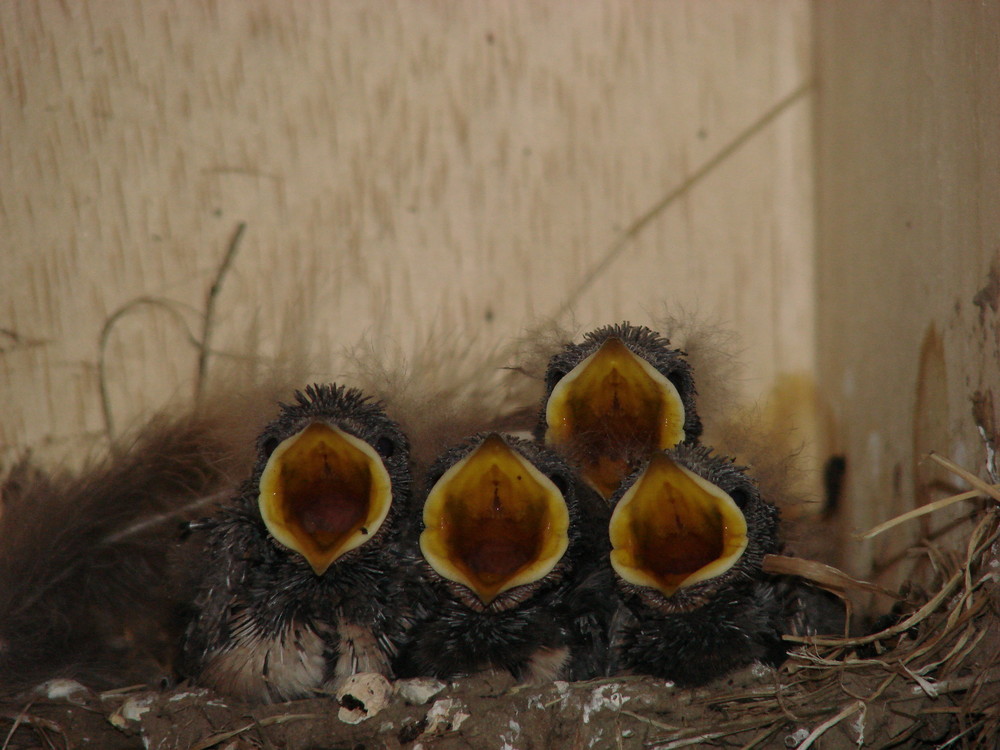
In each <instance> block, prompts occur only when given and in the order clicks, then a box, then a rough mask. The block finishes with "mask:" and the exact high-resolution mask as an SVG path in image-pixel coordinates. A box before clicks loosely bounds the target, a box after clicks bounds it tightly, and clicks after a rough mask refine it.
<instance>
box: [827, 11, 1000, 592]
mask: <svg viewBox="0 0 1000 750" xmlns="http://www.w3.org/2000/svg"><path fill="white" fill-rule="evenodd" d="M814 12H815V26H814V35H815V41H816V46H817V48H816V55H817V58H816V59H817V65H818V70H817V75H818V85H819V92H820V93H819V95H818V98H817V102H818V103H817V110H816V118H817V119H816V124H817V127H816V139H817V164H816V168H817V175H818V182H817V185H818V188H817V189H818V195H817V198H818V202H817V236H818V242H819V244H818V253H817V280H818V298H817V304H818V320H819V329H818V352H819V355H818V363H819V373H820V376H821V382H822V384H823V386H824V387H825V390H826V392H827V393H828V394H829V395H830V398H831V400H832V402H833V408H834V414H835V420H836V422H837V433H838V436H839V437H838V440H839V441H840V448H842V449H843V450H844V451H845V453H846V454H847V456H848V487H847V489H848V495H847V500H848V506H849V511H850V517H849V519H848V526H849V527H850V530H857V531H865V530H867V529H868V528H870V527H872V526H874V525H875V524H876V523H878V522H880V521H882V520H884V519H886V518H889V517H891V516H894V515H897V514H898V513H901V512H904V511H906V510H909V509H910V508H911V507H913V505H914V502H915V499H916V500H919V501H921V502H923V501H926V500H930V499H936V498H938V497H941V496H942V493H943V492H947V488H942V487H941V486H940V480H941V479H942V476H941V474H940V473H939V472H937V471H934V470H932V469H930V467H926V466H923V465H921V462H922V461H923V460H924V456H923V455H922V454H923V453H924V452H926V451H927V450H930V449H934V450H936V451H938V452H940V453H943V454H945V455H947V456H949V457H950V458H952V459H953V460H955V461H956V462H958V463H959V464H960V465H962V466H965V467H966V468H968V469H970V470H972V471H974V472H976V473H979V474H980V475H985V474H984V472H985V468H986V457H987V451H986V446H985V445H984V443H983V441H982V439H981V437H980V435H979V432H978V429H977V421H978V422H981V423H982V422H984V419H985V418H984V416H983V415H982V414H980V416H979V417H978V418H977V419H974V416H973V411H974V404H975V403H978V404H980V407H982V405H983V404H985V403H987V401H988V399H986V398H985V397H984V394H988V393H990V392H995V391H996V389H997V385H998V383H1000V318H998V316H997V304H996V302H997V293H996V288H995V286H994V285H993V284H992V281H991V280H995V279H996V278H997V268H998V264H1000V85H998V78H997V70H998V69H1000V6H997V5H996V4H993V3H958V4H952V3H943V2H916V3H906V4H897V3H863V2H847V3H818V4H816V5H815V6H814ZM991 290H992V291H991ZM977 394H979V398H978V401H977V400H975V397H976V396H977ZM994 439H995V438H994ZM945 521H947V518H944V517H941V516H936V517H935V518H934V519H933V526H934V528H940V527H941V526H942V524H943V523H944V522H945ZM929 530H930V529H929V528H923V529H922V528H921V525H920V524H919V523H914V524H909V525H907V526H905V527H900V528H899V529H898V530H897V531H898V533H897V532H896V531H894V532H893V533H892V534H886V535H884V536H883V537H880V538H876V539H875V540H874V541H873V542H872V543H869V544H868V545H867V546H865V548H864V549H862V550H860V551H858V552H857V553H856V554H853V553H852V554H851V555H850V556H849V558H848V559H847V560H846V562H847V563H848V564H849V566H850V567H851V569H852V571H853V572H855V573H858V574H861V575H867V574H868V572H869V569H870V568H871V567H872V566H873V565H875V566H876V567H878V566H881V565H884V564H885V563H886V562H887V561H889V560H890V559H891V558H892V557H893V556H894V555H896V554H898V553H899V552H900V551H901V550H902V549H905V548H906V547H907V546H908V545H910V544H911V543H912V542H913V541H915V539H916V538H917V535H918V534H919V533H920V532H921V531H923V532H927V531H929ZM852 548H853V547H852ZM891 575H893V576H894V577H896V578H897V579H898V578H900V577H905V575H906V568H905V566H904V567H903V568H900V567H899V566H897V567H895V568H894V569H893V570H892V571H891Z"/></svg>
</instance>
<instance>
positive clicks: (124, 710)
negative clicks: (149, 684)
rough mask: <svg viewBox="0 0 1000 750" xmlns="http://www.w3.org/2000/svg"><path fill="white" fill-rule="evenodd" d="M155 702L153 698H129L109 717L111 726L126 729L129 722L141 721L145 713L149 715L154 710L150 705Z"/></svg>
mask: <svg viewBox="0 0 1000 750" xmlns="http://www.w3.org/2000/svg"><path fill="white" fill-rule="evenodd" d="M152 702H153V699H152V697H149V696H147V697H145V698H129V699H128V700H127V701H125V702H124V703H122V704H121V706H119V707H118V710H117V711H115V712H114V713H113V714H111V716H109V717H108V721H109V722H111V725H112V726H113V727H115V728H117V729H124V728H125V726H126V725H127V724H128V723H129V722H133V721H139V719H140V718H142V715H143V714H144V713H147V712H148V711H150V709H151V708H152V707H151V706H150V704H151V703H152Z"/></svg>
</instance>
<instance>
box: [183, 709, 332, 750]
mask: <svg viewBox="0 0 1000 750" xmlns="http://www.w3.org/2000/svg"><path fill="white" fill-rule="evenodd" d="M325 718H327V714H279V715H278V716H268V717H267V718H266V719H261V720H259V721H253V722H251V723H250V724H247V725H245V726H242V727H240V728H239V729H231V730H229V731H228V732H218V733H217V734H213V735H209V736H208V737H206V738H205V739H203V740H201V741H200V742H197V743H195V744H194V745H192V746H191V750H208V748H210V747H214V746H215V745H218V744H219V743H220V742H224V741H226V740H228V739H230V738H231V737H235V736H236V735H239V734H243V733H244V732H248V731H250V730H251V729H253V728H255V727H269V726H271V725H272V724H284V723H286V722H289V721H304V720H308V719H325Z"/></svg>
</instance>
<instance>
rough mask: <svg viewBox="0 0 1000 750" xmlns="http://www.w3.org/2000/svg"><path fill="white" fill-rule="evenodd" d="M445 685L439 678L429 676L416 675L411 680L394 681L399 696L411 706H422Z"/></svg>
mask: <svg viewBox="0 0 1000 750" xmlns="http://www.w3.org/2000/svg"><path fill="white" fill-rule="evenodd" d="M445 687H447V686H446V685H445V684H444V683H443V682H441V681H440V680H435V679H433V678H430V677H417V678H415V679H412V680H400V681H399V682H397V683H396V692H397V693H398V694H399V697H400V698H402V699H403V700H404V701H406V702H407V703H409V704H410V705H411V706H422V705H424V704H425V703H427V702H429V701H430V699H431V698H433V697H434V696H435V695H437V694H438V693H440V692H441V691H442V690H444V689H445Z"/></svg>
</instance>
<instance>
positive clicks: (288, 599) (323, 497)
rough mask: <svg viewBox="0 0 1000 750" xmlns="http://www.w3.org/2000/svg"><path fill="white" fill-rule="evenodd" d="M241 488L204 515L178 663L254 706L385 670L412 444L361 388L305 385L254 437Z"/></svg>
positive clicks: (402, 627)
mask: <svg viewBox="0 0 1000 750" xmlns="http://www.w3.org/2000/svg"><path fill="white" fill-rule="evenodd" d="M257 450H258V455H257V463H256V466H255V468H254V470H253V474H252V476H251V478H250V479H249V480H248V481H247V482H246V483H244V484H243V486H242V488H241V490H240V493H239V494H238V495H237V496H236V497H235V498H233V500H232V502H231V503H230V504H229V505H228V506H227V507H226V508H224V509H223V511H222V512H221V513H220V515H219V516H218V517H217V518H216V519H214V520H212V521H210V522H208V527H209V528H208V534H209V539H208V543H207V550H206V554H205V557H204V562H203V569H204V578H203V579H202V581H201V584H200V589H199V592H198V595H197V598H196V601H195V610H196V611H195V613H194V616H193V619H192V620H191V623H190V625H189V627H188V629H187V633H186V638H185V643H184V661H185V664H186V666H187V670H188V673H189V674H190V675H192V676H193V677H194V678H195V679H196V680H197V681H198V682H200V683H201V684H204V685H208V686H211V687H214V688H216V689H218V690H220V691H221V692H224V693H228V694H231V695H235V696H238V697H240V698H243V699H245V700H250V701H256V702H275V701H281V700H291V699H295V698H302V697H306V696H309V695H312V694H314V693H316V692H323V691H327V690H329V689H330V688H332V687H335V686H336V683H337V681H338V680H339V679H342V678H344V677H346V676H348V675H351V674H353V673H355V672H380V673H382V674H386V675H389V676H391V668H390V662H391V660H392V658H393V656H394V655H395V651H396V648H397V646H398V644H399V642H400V641H401V639H402V637H403V635H404V634H405V631H406V630H407V628H408V626H409V618H408V615H407V610H406V607H405V604H404V600H403V590H404V582H403V580H402V578H401V575H400V571H405V568H404V566H402V565H401V560H402V557H401V554H402V553H401V551H400V548H399V545H398V535H399V518H400V515H401V512H402V506H403V505H404V504H405V503H406V502H407V500H408V496H409V484H410V479H409V468H408V454H409V446H408V442H407V439H406V437H405V436H404V435H403V433H402V432H401V431H400V429H399V426H398V425H397V424H396V423H395V422H394V421H392V420H391V419H389V417H388V416H386V414H385V412H384V411H383V409H382V408H381V406H380V405H378V404H376V403H373V402H372V401H370V400H369V399H368V398H366V397H365V396H364V395H363V394H362V393H361V392H360V391H357V390H354V389H348V388H345V387H343V386H334V385H314V386H310V387H308V388H306V389H305V392H304V393H297V394H296V402H295V403H294V404H291V405H283V406H282V410H281V413H280V415H279V416H278V418H277V419H275V420H274V421H273V422H272V423H271V424H270V425H268V426H267V428H266V429H265V430H264V431H263V432H262V433H261V435H260V436H259V438H258V440H257Z"/></svg>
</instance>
